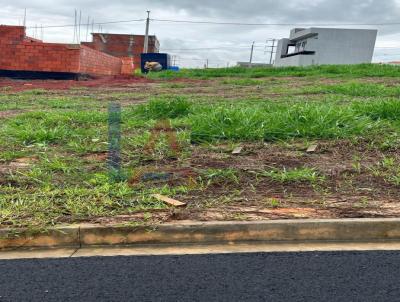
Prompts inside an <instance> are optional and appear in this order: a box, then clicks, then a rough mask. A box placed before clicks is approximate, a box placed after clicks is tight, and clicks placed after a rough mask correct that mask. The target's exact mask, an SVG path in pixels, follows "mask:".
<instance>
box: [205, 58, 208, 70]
mask: <svg viewBox="0 0 400 302" xmlns="http://www.w3.org/2000/svg"><path fill="white" fill-rule="evenodd" d="M205 66H206V69H208V59H206V65H205Z"/></svg>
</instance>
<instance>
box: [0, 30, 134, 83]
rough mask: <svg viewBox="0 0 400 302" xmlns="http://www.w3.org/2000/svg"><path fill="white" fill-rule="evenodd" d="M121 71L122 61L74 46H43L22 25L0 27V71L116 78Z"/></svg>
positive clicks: (83, 47) (47, 44)
mask: <svg viewBox="0 0 400 302" xmlns="http://www.w3.org/2000/svg"><path fill="white" fill-rule="evenodd" d="M121 68H122V60H121V59H120V58H117V57H113V56H111V55H108V54H106V53H102V52H99V51H96V50H94V49H91V48H88V47H85V46H81V45H76V44H71V45H69V44H57V43H44V42H42V41H40V40H36V39H33V38H29V37H26V36H25V28H24V27H23V26H4V25H1V26H0V70H11V71H35V72H36V71H39V72H59V73H74V74H92V75H119V74H121ZM125 69H126V68H125ZM125 72H128V71H127V70H125ZM131 72H133V69H132V70H131Z"/></svg>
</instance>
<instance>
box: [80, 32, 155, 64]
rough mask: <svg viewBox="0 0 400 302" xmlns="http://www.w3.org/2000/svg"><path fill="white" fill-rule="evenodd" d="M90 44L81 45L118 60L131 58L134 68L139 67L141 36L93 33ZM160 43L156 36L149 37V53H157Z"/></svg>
mask: <svg viewBox="0 0 400 302" xmlns="http://www.w3.org/2000/svg"><path fill="white" fill-rule="evenodd" d="M92 36H93V41H92V42H83V43H82V45H85V46H88V47H90V48H93V49H95V50H98V51H101V52H104V53H107V54H109V55H112V56H114V57H119V58H127V57H129V58H132V59H133V63H134V65H135V66H140V54H141V53H143V47H144V36H143V35H123V34H104V33H93V34H92ZM159 48H160V43H159V42H158V40H157V37H156V36H149V52H159Z"/></svg>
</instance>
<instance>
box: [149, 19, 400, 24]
mask: <svg viewBox="0 0 400 302" xmlns="http://www.w3.org/2000/svg"><path fill="white" fill-rule="evenodd" d="M151 21H158V22H170V23H190V24H215V25H239V26H299V25H301V26H390V25H400V22H385V23H242V22H222V21H192V20H172V19H151Z"/></svg>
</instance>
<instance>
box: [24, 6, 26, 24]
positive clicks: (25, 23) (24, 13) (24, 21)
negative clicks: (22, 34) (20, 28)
mask: <svg viewBox="0 0 400 302" xmlns="http://www.w3.org/2000/svg"><path fill="white" fill-rule="evenodd" d="M24 27H26V8H25V11H24Z"/></svg>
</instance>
